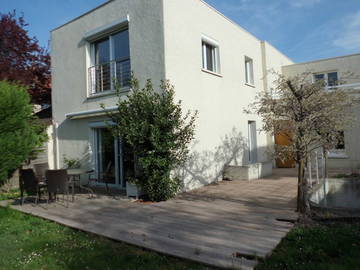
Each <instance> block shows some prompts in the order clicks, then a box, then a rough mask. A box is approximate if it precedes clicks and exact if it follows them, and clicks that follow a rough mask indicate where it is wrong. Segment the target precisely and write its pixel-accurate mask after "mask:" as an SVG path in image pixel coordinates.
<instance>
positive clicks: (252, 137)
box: [248, 121, 257, 163]
mask: <svg viewBox="0 0 360 270" xmlns="http://www.w3.org/2000/svg"><path fill="white" fill-rule="evenodd" d="M248 141H249V163H256V162H257V135H256V122H255V121H248Z"/></svg>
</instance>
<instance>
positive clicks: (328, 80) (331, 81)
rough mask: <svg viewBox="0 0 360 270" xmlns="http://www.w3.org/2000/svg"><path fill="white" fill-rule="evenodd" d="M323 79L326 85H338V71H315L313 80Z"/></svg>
mask: <svg viewBox="0 0 360 270" xmlns="http://www.w3.org/2000/svg"><path fill="white" fill-rule="evenodd" d="M320 80H324V81H325V84H326V86H330V87H331V86H336V85H338V73H337V72H328V73H317V74H314V81H320Z"/></svg>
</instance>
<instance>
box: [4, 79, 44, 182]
mask: <svg viewBox="0 0 360 270" xmlns="http://www.w3.org/2000/svg"><path fill="white" fill-rule="evenodd" d="M0 96H1V99H0V153H1V155H0V185H1V184H2V183H4V182H5V181H6V180H7V179H8V178H9V177H11V175H12V173H13V172H14V171H15V170H16V169H17V168H19V167H20V166H21V165H22V164H23V162H24V161H26V160H27V159H29V158H31V157H33V156H34V155H36V152H37V151H38V149H39V147H41V145H42V144H43V143H44V142H45V141H46V139H47V135H46V133H45V127H44V126H42V125H40V123H39V122H38V121H37V119H35V117H34V116H33V113H32V105H31V104H30V97H29V94H28V93H27V91H26V89H25V88H24V87H22V86H19V85H16V84H10V83H8V82H5V81H1V82H0Z"/></svg>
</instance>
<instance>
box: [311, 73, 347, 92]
mask: <svg viewBox="0 0 360 270" xmlns="http://www.w3.org/2000/svg"><path fill="white" fill-rule="evenodd" d="M331 73H336V74H337V84H336V85H329V74H331ZM316 75H323V76H324V79H323V80H324V81H325V89H326V90H329V89H333V88H336V87H338V86H339V81H340V78H339V72H338V71H337V70H331V71H322V72H316V73H313V76H312V79H313V83H315V82H316V81H317V80H316Z"/></svg>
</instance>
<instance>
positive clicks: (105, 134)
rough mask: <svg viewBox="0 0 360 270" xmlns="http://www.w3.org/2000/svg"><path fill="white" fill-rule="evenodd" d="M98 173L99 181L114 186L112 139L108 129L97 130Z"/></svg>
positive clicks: (113, 146) (113, 148)
mask: <svg viewBox="0 0 360 270" xmlns="http://www.w3.org/2000/svg"><path fill="white" fill-rule="evenodd" d="M97 149H98V172H99V176H100V179H101V180H102V181H106V182H107V183H108V184H115V179H116V178H115V176H116V175H115V145H114V137H113V136H112V134H111V132H110V131H109V130H108V129H99V130H98V145H97Z"/></svg>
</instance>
